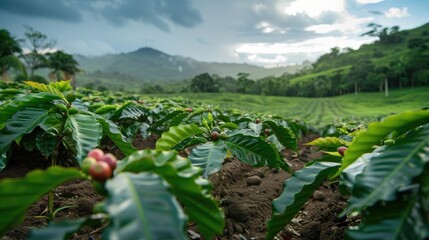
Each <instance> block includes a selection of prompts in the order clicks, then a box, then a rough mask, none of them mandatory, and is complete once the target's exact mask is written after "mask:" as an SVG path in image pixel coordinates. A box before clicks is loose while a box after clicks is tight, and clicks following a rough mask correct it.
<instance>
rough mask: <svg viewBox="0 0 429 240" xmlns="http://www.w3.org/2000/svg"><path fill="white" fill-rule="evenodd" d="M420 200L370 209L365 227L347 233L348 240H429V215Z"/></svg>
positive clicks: (414, 197)
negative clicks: (428, 239)
mask: <svg viewBox="0 0 429 240" xmlns="http://www.w3.org/2000/svg"><path fill="white" fill-rule="evenodd" d="M418 200H419V199H418V196H413V197H412V198H411V199H406V200H403V199H398V200H396V201H394V202H387V203H384V204H377V205H375V206H373V207H369V208H367V209H366V211H365V214H364V216H363V221H362V224H361V225H360V226H358V227H357V228H356V227H355V228H353V229H349V230H347V231H346V235H345V237H346V239H356V240H364V239H368V240H372V239H389V240H390V239H392V240H396V239H397V240H415V239H427V238H428V237H429V227H428V226H429V221H428V214H429V213H428V212H425V211H424V207H423V206H422V204H421V202H420V201H418Z"/></svg>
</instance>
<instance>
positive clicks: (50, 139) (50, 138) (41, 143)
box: [36, 132, 59, 158]
mask: <svg viewBox="0 0 429 240" xmlns="http://www.w3.org/2000/svg"><path fill="white" fill-rule="evenodd" d="M58 142H59V140H58V138H57V136H55V135H52V134H49V133H46V132H44V133H41V134H38V135H37V137H36V147H37V149H38V150H39V151H40V153H41V154H42V155H43V156H44V157H45V158H48V157H49V156H51V155H52V153H54V151H55V150H56V148H57V146H58Z"/></svg>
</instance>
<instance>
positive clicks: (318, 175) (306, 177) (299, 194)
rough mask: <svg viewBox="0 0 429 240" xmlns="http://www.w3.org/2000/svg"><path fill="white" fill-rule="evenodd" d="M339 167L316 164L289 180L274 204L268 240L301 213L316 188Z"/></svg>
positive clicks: (322, 163) (323, 163) (329, 164)
mask: <svg viewBox="0 0 429 240" xmlns="http://www.w3.org/2000/svg"><path fill="white" fill-rule="evenodd" d="M339 167H340V164H339V163H330V162H316V163H314V164H312V165H311V166H309V167H306V168H303V169H301V170H300V171H298V172H295V173H294V174H293V175H292V176H291V177H290V178H289V179H287V180H286V181H285V183H284V190H283V192H282V194H281V195H280V196H279V197H278V198H276V199H274V200H273V202H272V217H271V219H270V220H269V222H268V232H267V239H273V238H274V237H275V236H276V235H277V233H279V232H280V231H281V230H282V229H283V228H284V227H285V226H286V225H287V224H288V223H289V222H290V221H291V220H292V218H293V217H294V216H295V215H296V214H297V213H298V212H299V210H300V209H301V208H302V207H303V206H304V204H305V203H306V202H307V200H308V199H309V198H310V197H311V195H312V194H313V192H314V191H315V190H316V188H317V187H319V186H320V184H322V183H323V181H324V180H325V179H326V178H327V177H328V176H329V175H330V174H332V173H334V172H335V171H337V169H338V168H339Z"/></svg>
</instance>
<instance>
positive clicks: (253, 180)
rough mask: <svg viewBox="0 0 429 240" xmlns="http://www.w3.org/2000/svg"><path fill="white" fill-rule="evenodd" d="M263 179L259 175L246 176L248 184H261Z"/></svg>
mask: <svg viewBox="0 0 429 240" xmlns="http://www.w3.org/2000/svg"><path fill="white" fill-rule="evenodd" d="M261 181H262V180H261V178H260V177H258V176H251V177H248V178H246V183H247V186H250V185H259V184H261Z"/></svg>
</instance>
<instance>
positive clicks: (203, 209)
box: [116, 149, 224, 239]
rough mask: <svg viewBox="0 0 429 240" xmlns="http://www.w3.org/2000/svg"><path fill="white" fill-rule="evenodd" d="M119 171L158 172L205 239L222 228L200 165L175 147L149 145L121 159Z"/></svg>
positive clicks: (221, 222) (221, 214) (222, 222)
mask: <svg viewBox="0 0 429 240" xmlns="http://www.w3.org/2000/svg"><path fill="white" fill-rule="evenodd" d="M116 171H117V172H124V171H129V172H141V171H148V172H152V173H156V174H158V175H160V176H161V177H162V178H164V180H165V181H167V182H168V184H169V185H170V189H171V191H172V192H173V193H174V195H175V196H176V197H177V199H178V200H179V202H180V203H181V204H183V205H184V206H185V212H186V214H187V215H188V216H189V217H190V219H191V220H192V221H194V222H195V223H196V224H197V226H198V228H199V230H200V232H201V233H202V235H203V236H204V237H205V238H206V239H212V238H213V237H214V235H215V234H219V233H221V232H222V230H223V227H224V215H223V213H222V211H221V210H220V209H219V207H218V206H217V203H216V201H214V200H213V198H212V196H211V195H210V191H211V185H210V183H209V182H208V181H207V180H205V179H203V178H201V177H200V174H201V169H200V168H197V167H194V166H192V164H191V162H190V161H189V160H188V159H186V158H182V157H180V156H178V155H177V153H176V152H173V151H168V152H167V151H156V150H151V149H146V150H142V151H137V152H135V153H133V154H132V155H130V156H129V157H127V158H125V159H123V160H122V161H119V162H118V167H117V170H116Z"/></svg>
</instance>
